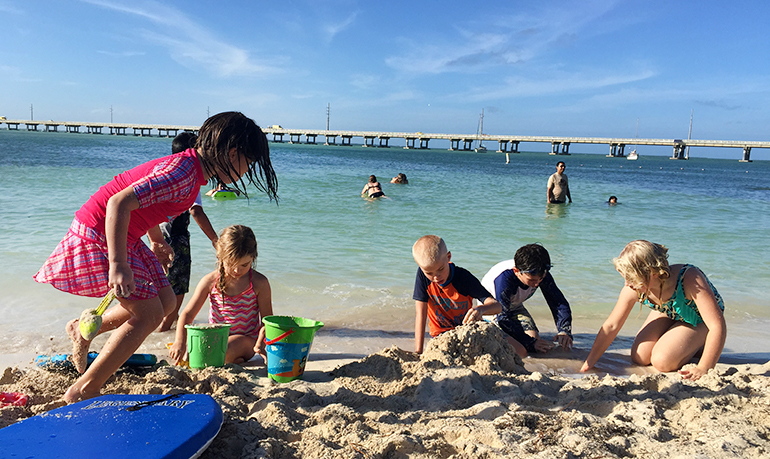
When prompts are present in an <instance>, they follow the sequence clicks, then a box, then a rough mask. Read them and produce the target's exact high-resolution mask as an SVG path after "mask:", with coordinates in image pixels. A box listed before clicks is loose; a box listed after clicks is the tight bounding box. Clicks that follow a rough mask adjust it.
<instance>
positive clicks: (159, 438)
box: [0, 394, 223, 459]
mask: <svg viewBox="0 0 770 459" xmlns="http://www.w3.org/2000/svg"><path fill="white" fill-rule="evenodd" d="M222 421H223V417H222V409H221V408H220V407H219V404H218V403H217V402H216V401H215V400H214V399H213V398H211V396H209V395H205V394H176V395H125V394H112V395H103V396H101V397H97V398H92V399H89V400H84V401H82V402H78V403H74V404H72V405H68V406H64V407H61V408H57V409H55V410H51V411H48V412H47V413H42V414H39V415H37V416H33V417H31V418H27V419H24V420H21V421H19V422H17V423H15V424H11V425H10V426H8V427H5V428H3V429H0V445H2V446H1V447H0V458H2V459H5V458H41V459H42V458H46V459H47V458H87V457H109V458H110V459H112V458H121V459H122V458H125V459H139V458H142V459H156V458H165V459H171V458H196V457H198V456H200V454H201V453H202V452H203V451H204V450H205V449H206V448H207V447H208V446H209V444H211V441H212V440H214V437H216V436H217V434H218V433H219V429H220V428H221V427H222Z"/></svg>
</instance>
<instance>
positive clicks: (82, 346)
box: [65, 319, 91, 399]
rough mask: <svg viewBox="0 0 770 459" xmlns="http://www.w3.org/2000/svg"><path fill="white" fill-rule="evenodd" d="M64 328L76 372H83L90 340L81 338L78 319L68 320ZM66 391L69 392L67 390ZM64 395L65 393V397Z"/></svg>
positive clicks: (86, 362) (86, 363) (86, 364)
mask: <svg viewBox="0 0 770 459" xmlns="http://www.w3.org/2000/svg"><path fill="white" fill-rule="evenodd" d="M66 330H67V336H69V337H70V339H71V340H72V355H71V356H70V360H72V363H73V364H74V365H75V369H76V370H77V371H78V373H84V372H85V371H86V366H88V348H89V346H91V341H86V340H85V339H84V338H83V335H81V334H80V327H79V326H78V319H73V320H70V321H69V322H68V323H67V327H66ZM73 387H74V386H73ZM70 390H72V388H70ZM67 392H68V393H69V390H68V391H67ZM66 397H67V396H66V394H65V399H66ZM86 398H89V397H86Z"/></svg>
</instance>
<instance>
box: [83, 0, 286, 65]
mask: <svg viewBox="0 0 770 459" xmlns="http://www.w3.org/2000/svg"><path fill="white" fill-rule="evenodd" d="M81 1H83V2H85V3H89V4H92V5H96V6H99V7H102V8H106V9H109V10H113V11H117V12H120V13H125V14H129V15H133V16H136V17H139V18H143V19H145V20H147V21H148V22H149V23H150V26H151V27H148V28H145V29H141V30H137V31H136V33H137V34H138V36H139V37H140V38H142V39H144V40H146V41H148V42H150V43H152V44H156V45H160V46H163V47H165V48H167V49H168V51H169V54H170V56H171V58H172V59H174V60H175V61H176V62H178V63H179V64H181V65H183V66H185V67H187V68H191V69H201V68H202V69H205V70H206V71H208V72H209V73H212V74H214V75H217V76H221V77H231V76H261V75H265V74H273V73H277V72H279V69H278V68H277V67H275V66H273V65H266V64H263V63H260V62H258V61H256V60H255V59H253V58H252V57H251V56H250V55H249V52H248V51H247V50H244V49H241V48H239V47H237V46H235V45H231V44H229V43H226V42H224V41H222V40H220V39H219V38H218V37H216V36H215V35H214V34H213V33H211V32H210V31H208V30H207V29H206V27H205V26H204V25H203V24H200V23H197V22H195V21H194V20H192V19H191V18H189V17H188V16H187V15H186V14H184V13H183V12H182V11H179V10H177V9H175V8H172V7H168V6H165V5H163V4H161V3H157V2H155V1H145V2H141V3H131V4H124V3H121V2H117V1H106V0H81Z"/></svg>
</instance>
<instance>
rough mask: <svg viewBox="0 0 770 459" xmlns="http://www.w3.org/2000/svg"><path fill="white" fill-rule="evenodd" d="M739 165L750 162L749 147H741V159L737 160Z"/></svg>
mask: <svg viewBox="0 0 770 459" xmlns="http://www.w3.org/2000/svg"><path fill="white" fill-rule="evenodd" d="M738 161H739V162H741V163H750V162H751V147H748V146H747V147H743V159H740V160H738Z"/></svg>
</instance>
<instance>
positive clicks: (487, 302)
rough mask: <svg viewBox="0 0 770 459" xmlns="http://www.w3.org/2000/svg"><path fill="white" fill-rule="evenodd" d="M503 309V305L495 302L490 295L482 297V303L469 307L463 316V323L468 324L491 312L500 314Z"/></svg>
mask: <svg viewBox="0 0 770 459" xmlns="http://www.w3.org/2000/svg"><path fill="white" fill-rule="evenodd" d="M502 311H503V306H502V305H501V304H500V303H498V302H497V300H495V299H494V298H492V297H491V296H489V297H487V298H485V299H484V303H483V304H480V305H478V306H476V307H475V308H471V309H469V310H468V312H467V313H466V314H465V317H463V324H468V323H471V322H475V321H477V320H481V319H482V316H488V315H492V314H500V313H501V312H502Z"/></svg>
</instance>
